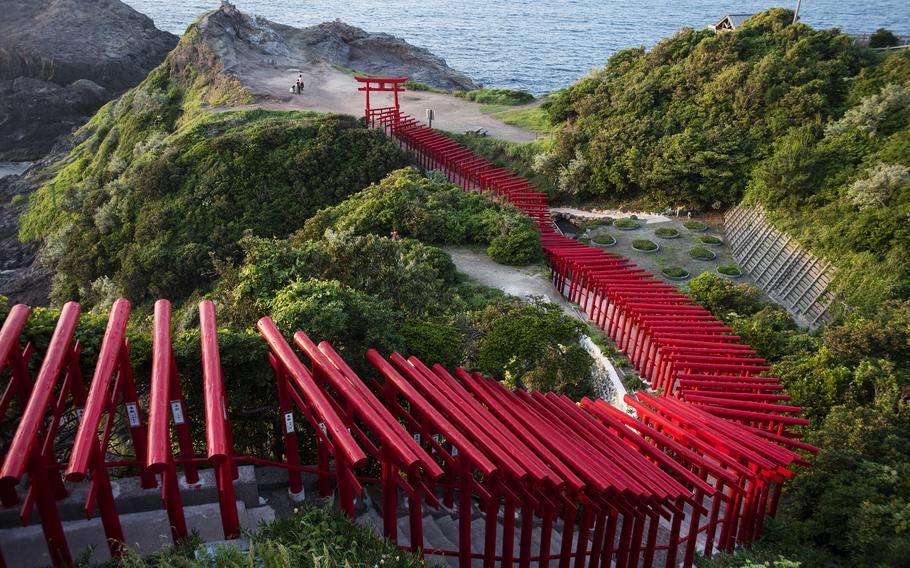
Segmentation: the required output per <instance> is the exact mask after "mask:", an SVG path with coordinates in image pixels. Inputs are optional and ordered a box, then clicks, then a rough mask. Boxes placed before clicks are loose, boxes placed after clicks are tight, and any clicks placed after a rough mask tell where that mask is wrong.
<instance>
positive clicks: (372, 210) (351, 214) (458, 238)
mask: <svg viewBox="0 0 910 568" xmlns="http://www.w3.org/2000/svg"><path fill="white" fill-rule="evenodd" d="M326 231H345V232H351V233H353V234H355V235H365V234H374V235H380V236H386V235H389V234H390V233H391V232H392V231H397V233H398V235H399V237H413V238H416V239H419V240H421V241H423V242H427V243H439V244H450V245H457V244H470V243H475V244H486V245H492V243H493V242H497V239H498V242H497V246H496V247H495V248H494V252H495V255H496V256H495V257H493V255H492V254H491V257H493V258H494V260H497V259H501V260H503V261H505V262H506V263H508V264H527V263H528V262H532V261H533V260H536V259H537V258H538V256H539V252H537V249H539V244H538V245H535V244H534V243H533V242H532V241H533V239H532V238H531V236H530V231H534V232H536V230H534V226H533V223H532V221H531V220H530V219H529V218H528V217H527V216H526V215H524V214H522V213H521V212H520V211H518V210H517V209H515V208H514V207H511V206H501V205H499V204H497V203H495V202H493V201H491V200H489V199H487V198H486V197H485V196H482V195H479V194H476V193H469V192H463V191H461V190H460V189H458V188H456V187H454V186H453V185H452V184H450V183H448V182H440V181H433V180H430V179H428V178H426V177H424V176H422V175H421V174H420V173H419V172H418V171H417V170H415V169H413V168H406V169H402V170H398V171H395V172H392V173H391V174H389V175H388V176H386V177H385V178H384V179H383V180H382V181H381V182H379V183H378V184H374V185H371V186H370V187H368V188H366V189H364V190H363V191H361V192H359V193H357V194H355V195H353V196H351V197H349V198H348V199H346V200H344V201H343V202H341V203H339V204H338V205H335V206H333V207H328V208H325V209H321V210H320V211H319V212H318V213H316V214H315V215H314V216H313V217H311V218H310V219H309V220H307V221H306V223H305V224H304V227H303V229H302V230H301V231H299V232H298V233H297V234H296V235H295V238H297V239H299V240H303V239H310V240H316V239H320V238H321V237H322V236H323V235H324V234H325V233H326ZM537 242H538V243H539V239H538V241H537ZM509 247H511V248H509ZM535 247H537V248H535ZM498 261H499V260H497V262H498Z"/></svg>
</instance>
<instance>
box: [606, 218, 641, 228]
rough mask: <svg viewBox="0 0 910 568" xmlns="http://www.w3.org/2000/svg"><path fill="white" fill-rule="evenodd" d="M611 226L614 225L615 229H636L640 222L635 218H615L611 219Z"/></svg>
mask: <svg viewBox="0 0 910 568" xmlns="http://www.w3.org/2000/svg"><path fill="white" fill-rule="evenodd" d="M613 226H615V227H616V228H617V229H620V230H623V231H629V230H632V229H638V228H639V227H641V223H639V222H638V221H636V220H635V219H629V218H624V219H617V220H615V221H613Z"/></svg>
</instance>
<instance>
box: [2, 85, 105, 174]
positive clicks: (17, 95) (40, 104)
mask: <svg viewBox="0 0 910 568" xmlns="http://www.w3.org/2000/svg"><path fill="white" fill-rule="evenodd" d="M110 98H111V94H110V92H109V91H108V90H107V89H105V88H104V87H102V86H100V85H98V84H97V83H94V82H92V81H90V80H88V79H79V80H78V81H75V82H74V83H72V84H71V85H67V86H66V87H61V86H60V85H57V84H56V83H51V82H50V81H42V80H40V79H32V78H30V77H19V78H17V79H14V80H12V81H0V157H2V158H3V159H5V160H13V161H27V160H33V159H35V158H39V157H41V156H43V155H44V154H46V153H47V151H48V149H49V148H50V147H51V146H53V145H54V142H55V141H56V140H57V139H58V138H60V137H61V136H63V135H66V134H69V133H70V132H71V131H72V130H73V129H74V128H77V127H79V126H80V125H82V124H83V123H84V122H85V121H86V120H87V118H88V117H90V116H91V115H92V113H94V112H95V111H96V110H97V109H98V108H99V107H100V106H101V105H103V104H104V103H105V102H107V101H108V100H110Z"/></svg>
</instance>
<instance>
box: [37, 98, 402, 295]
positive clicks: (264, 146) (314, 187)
mask: <svg viewBox="0 0 910 568" xmlns="http://www.w3.org/2000/svg"><path fill="white" fill-rule="evenodd" d="M117 124H120V121H115V122H114V129H113V130H112V131H111V132H114V131H116V129H117ZM95 136H96V137H100V140H99V141H100V142H102V146H103V142H104V141H105V140H108V139H110V138H112V137H114V135H113V134H112V133H109V134H108V135H107V136H106V137H105V136H102V135H101V133H100V131H99V132H98V133H96V135H95ZM85 144H88V142H86V143H85ZM85 144H84V145H83V146H80V147H79V148H77V150H75V151H74V155H75V156H82V157H85V158H90V159H93V160H94V159H99V154H98V152H95V151H92V150H91V149H90V148H89V147H88V146H86V145H85ZM139 146H141V144H140V145H139ZM137 148H138V146H137ZM130 152H134V150H133V149H132V148H131V149H130ZM404 162H405V157H404V155H403V154H402V153H401V151H400V150H398V149H397V148H395V146H394V145H393V144H391V143H390V142H389V141H388V140H387V139H385V137H384V136H382V133H380V132H378V131H370V130H366V129H363V128H361V127H359V126H358V124H357V121H356V120H355V119H353V118H351V117H335V116H327V117H321V118H311V117H307V116H305V115H296V114H293V113H292V114H286V113H278V114H275V113H269V112H265V111H249V112H247V111H244V112H237V113H231V112H229V113H211V114H206V115H205V116H204V117H202V118H200V119H199V120H197V121H195V122H193V123H191V124H190V125H188V126H187V127H185V128H183V129H182V130H180V131H178V132H177V133H176V134H174V135H173V136H171V137H170V138H168V143H167V145H166V149H158V150H152V149H150V150H148V151H146V152H145V153H144V154H141V155H140V156H139V157H138V158H137V159H135V160H134V162H133V164H132V165H131V166H130V167H128V168H127V169H126V170H125V171H124V172H123V173H122V174H120V175H119V176H118V177H116V178H114V179H107V178H105V177H104V175H102V176H101V177H96V176H94V175H92V174H90V173H89V170H83V169H81V168H82V167H83V166H82V165H80V164H82V162H81V161H79V160H77V161H76V162H73V163H71V164H70V165H68V166H65V167H64V168H63V169H62V170H60V172H59V173H58V174H57V176H56V177H54V178H53V179H52V180H51V181H50V182H48V183H47V184H45V185H44V186H42V187H41V188H39V189H38V190H37V191H36V192H35V193H34V194H33V195H32V198H31V199H30V202H29V209H28V212H27V213H26V214H25V216H24V217H23V222H22V228H21V231H22V236H23V237H24V238H26V239H34V238H44V239H47V240H48V241H50V242H53V243H54V249H53V253H52V254H49V255H47V256H46V257H45V258H46V260H47V261H48V262H49V263H50V265H51V267H52V268H53V269H54V270H55V272H56V274H55V298H56V299H58V300H65V299H69V298H84V299H87V300H91V290H92V288H93V285H94V283H95V282H96V281H99V279H102V278H108V279H110V281H111V282H112V283H113V285H114V287H115V288H116V290H117V291H118V292H119V293H121V294H123V295H124V296H126V297H128V298H130V300H132V301H136V302H139V301H142V300H146V299H152V298H156V297H164V296H166V297H168V298H171V299H178V300H179V299H182V298H185V297H186V296H188V295H189V294H190V293H191V292H192V291H194V290H196V289H199V288H204V287H206V286H208V285H209V284H210V283H211V278H212V275H213V273H214V271H213V258H236V257H237V256H238V254H239V252H240V251H239V248H238V246H237V242H238V241H239V240H240V238H241V237H242V236H243V235H244V233H245V232H250V233H252V234H254V235H259V236H278V237H283V236H287V235H289V234H290V233H291V232H293V231H295V230H296V229H298V228H300V227H301V226H302V224H303V222H304V220H305V219H306V218H307V217H309V215H311V214H312V213H315V212H316V210H317V209H319V208H320V207H325V206H326V205H332V204H335V203H337V202H338V201H340V200H341V199H344V198H345V197H347V196H348V195H350V194H352V193H354V192H356V191H358V190H360V189H361V188H363V187H365V186H367V185H369V184H370V183H371V182H374V181H377V180H379V179H381V178H382V177H383V176H384V175H385V174H386V173H387V172H388V171H390V170H391V169H395V168H397V167H400V166H402V165H404ZM105 175H106V174H105Z"/></svg>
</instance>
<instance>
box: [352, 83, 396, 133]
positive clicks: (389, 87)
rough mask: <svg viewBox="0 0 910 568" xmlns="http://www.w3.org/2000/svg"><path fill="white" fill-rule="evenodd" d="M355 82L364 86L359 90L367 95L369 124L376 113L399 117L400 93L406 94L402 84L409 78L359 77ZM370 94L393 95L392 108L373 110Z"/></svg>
mask: <svg viewBox="0 0 910 568" xmlns="http://www.w3.org/2000/svg"><path fill="white" fill-rule="evenodd" d="M354 80H355V81H357V82H358V83H360V84H361V85H362V86H360V87H358V88H357V90H358V91H361V92H362V93H364V95H365V96H364V98H365V100H366V111H365V116H366V119H367V121H368V122H369V121H370V118H371V117H372V116H373V115H374V114H375V113H376V112H384V113H387V114H389V115H390V116H398V114H399V112H400V111H401V109H400V107H399V102H398V93H403V92H405V88H404V87H402V86H401V85H402V83H405V82H407V80H408V78H407V77H361V76H359V75H358V76H355V77H354ZM370 93H392V94H393V97H394V99H393V100H394V104H393V105H392V106H390V107H379V108H373V107H372V106H370Z"/></svg>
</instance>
